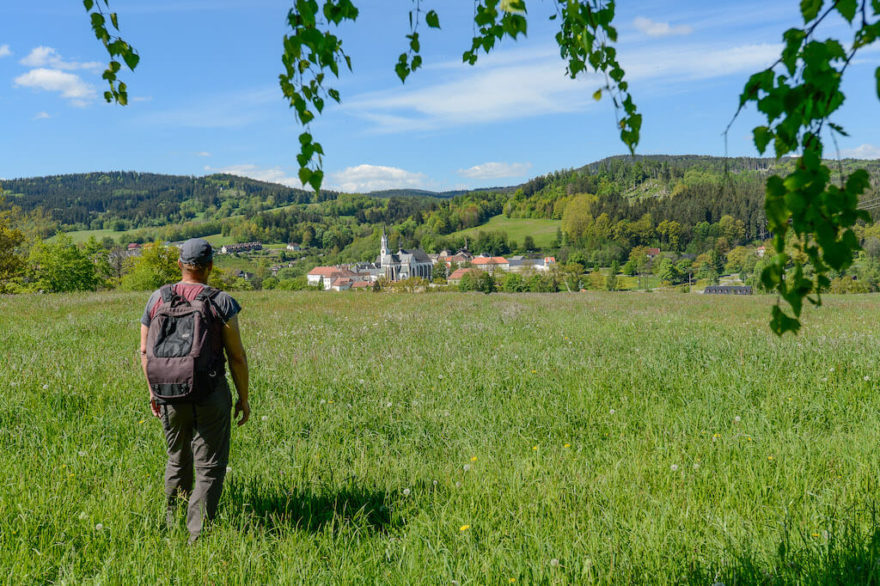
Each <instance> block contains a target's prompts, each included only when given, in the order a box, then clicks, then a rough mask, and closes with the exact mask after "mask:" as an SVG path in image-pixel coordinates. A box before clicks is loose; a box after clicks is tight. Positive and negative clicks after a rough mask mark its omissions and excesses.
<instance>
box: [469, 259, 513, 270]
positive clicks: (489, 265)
mask: <svg viewBox="0 0 880 586" xmlns="http://www.w3.org/2000/svg"><path fill="white" fill-rule="evenodd" d="M471 264H472V265H473V266H474V267H476V268H478V269H480V270H483V271H488V272H489V273H490V274H492V273H494V272H495V271H506V270H509V269H510V263H508V262H507V259H506V258H504V257H503V256H488V257H487V256H478V257H477V258H475V259H474V260H472V261H471Z"/></svg>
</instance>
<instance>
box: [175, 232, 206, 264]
mask: <svg viewBox="0 0 880 586" xmlns="http://www.w3.org/2000/svg"><path fill="white" fill-rule="evenodd" d="M213 259H214V249H213V248H211V243H210V242H208V241H207V240H203V239H201V238H190V239H189V240H187V241H186V242H184V243H183V244H181V245H180V262H182V263H183V264H185V265H206V264H208V263H209V262H211V261H212V260H213Z"/></svg>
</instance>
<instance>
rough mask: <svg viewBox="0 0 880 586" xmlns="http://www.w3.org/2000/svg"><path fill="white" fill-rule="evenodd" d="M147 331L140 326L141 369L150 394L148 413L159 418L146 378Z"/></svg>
mask: <svg viewBox="0 0 880 586" xmlns="http://www.w3.org/2000/svg"><path fill="white" fill-rule="evenodd" d="M149 331H150V328H148V327H147V326H145V325H144V324H141V368H142V369H143V371H144V378H145V379H146V380H147V390H148V391H149V393H150V411H152V412H153V415H155V416H156V417H159V415H160V411H159V405H157V404H156V399H155V397H153V389H151V388H150V377H148V376H147V334H148V333H149Z"/></svg>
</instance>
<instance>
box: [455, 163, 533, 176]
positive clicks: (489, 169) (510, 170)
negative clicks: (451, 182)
mask: <svg viewBox="0 0 880 586" xmlns="http://www.w3.org/2000/svg"><path fill="white" fill-rule="evenodd" d="M531 168H532V164H531V163H483V164H482V165H474V166H473V167H471V168H470V169H459V170H458V174H459V175H462V176H464V177H469V178H471V179H500V178H502V177H522V176H523V175H525V174H526V172H528V170H529V169H531Z"/></svg>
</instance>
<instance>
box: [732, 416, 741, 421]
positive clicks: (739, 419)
mask: <svg viewBox="0 0 880 586" xmlns="http://www.w3.org/2000/svg"><path fill="white" fill-rule="evenodd" d="M733 420H734V421H735V422H737V423H739V422H740V421H742V419H741V418H740V416H739V415H737V416H736V417H734V418H733Z"/></svg>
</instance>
